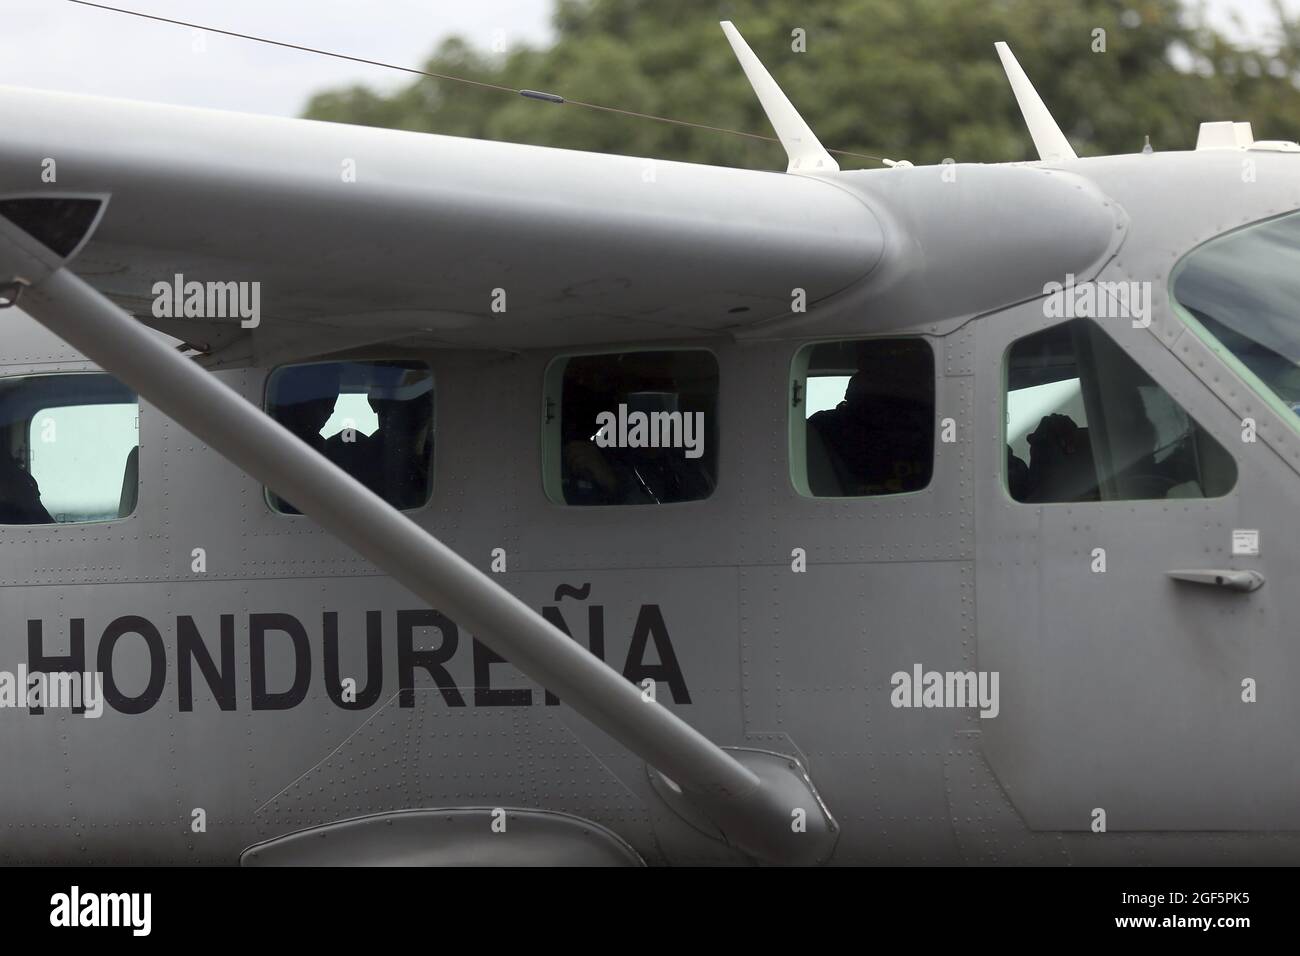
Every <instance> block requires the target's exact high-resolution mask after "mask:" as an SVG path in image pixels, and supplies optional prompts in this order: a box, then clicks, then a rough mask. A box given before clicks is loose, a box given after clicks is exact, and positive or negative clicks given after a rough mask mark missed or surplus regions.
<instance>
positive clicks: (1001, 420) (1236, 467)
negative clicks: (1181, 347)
mask: <svg viewBox="0 0 1300 956" xmlns="http://www.w3.org/2000/svg"><path fill="white" fill-rule="evenodd" d="M1072 322H1083V323H1087V324H1089V325H1091V326H1092V327H1093V328H1095V329H1096V330H1097V332H1098V333H1099V334H1101V335H1104V336H1105V337H1106V338H1107V339H1108V340H1109V341H1110V343H1111V344H1112V345H1114V347H1115V348H1117V349H1119V350H1120V351H1121V352H1123V353H1124V355H1125V356H1126V357H1127V358H1128V359H1129V361H1131V362H1132V363H1133V364H1134V365H1136V366H1137V368H1138V369H1139V370H1140V371H1141V372H1142V374H1143V375H1145V376H1146V377H1147V378H1148V379H1150V381H1151V382H1152V383H1153V384H1154V385H1155V386H1156V387H1157V388H1159V389H1160V390H1161V391H1162V392H1163V393H1164V394H1165V395H1166V396H1167V397H1168V398H1169V400H1170V401H1171V402H1173V403H1174V405H1175V406H1177V408H1178V409H1179V410H1180V411H1181V412H1182V413H1183V414H1184V415H1185V416H1187V420H1188V422H1189V423H1191V425H1192V428H1193V429H1199V430H1200V431H1201V432H1203V433H1204V434H1205V436H1206V437H1207V438H1209V439H1210V441H1212V442H1214V443H1215V444H1216V445H1218V446H1219V448H1220V449H1221V450H1222V451H1223V453H1224V454H1225V455H1227V456H1228V458H1229V459H1230V460H1231V461H1232V465H1233V476H1232V482H1231V484H1229V485H1228V487H1227V488H1226V489H1225V490H1224V491H1223V492H1222V493H1221V494H1217V495H1206V494H1202V495H1200V496H1198V497H1194V498H1098V500H1097V501H1021V500H1020V499H1018V498H1016V497H1014V496H1013V495H1012V494H1011V483H1010V480H1009V479H1010V475H1009V474H1008V472H1007V462H1006V449H1007V446H1008V442H1007V416H1008V414H1009V403H1008V399H1009V397H1010V388H1009V385H1010V382H1011V350H1012V349H1014V348H1015V347H1016V345H1018V344H1019V343H1020V342H1022V341H1024V340H1025V339H1027V338H1030V337H1032V336H1035V335H1038V334H1040V333H1042V332H1046V331H1047V330H1048V329H1054V328H1056V327H1058V326H1062V325H1069V324H1070V323H1072ZM1075 361H1076V363H1077V361H1078V358H1077V356H1076V359H1075ZM1076 370H1077V365H1076ZM999 371H1000V375H999V380H1000V381H999V386H998V388H999V399H998V446H997V447H998V448H1000V449H1002V453H1001V458H1000V464H999V465H998V472H999V474H1000V475H1001V480H1000V481H999V482H998V490H999V491H1000V493H1001V495H1002V498H1003V502H1004V503H1005V504H1012V505H1020V506H1023V507H1027V508H1043V507H1055V506H1064V507H1069V508H1077V507H1084V506H1094V505H1139V504H1146V503H1151V504H1161V505H1166V504H1168V503H1169V502H1171V501H1175V502H1191V501H1219V500H1222V499H1224V498H1227V497H1228V496H1229V495H1231V494H1233V493H1234V492H1235V491H1236V490H1237V485H1238V484H1239V482H1240V481H1241V464H1240V462H1239V461H1238V460H1237V456H1236V455H1234V454H1233V453H1232V451H1231V449H1230V448H1229V446H1228V445H1227V444H1225V443H1224V442H1222V441H1220V440H1219V438H1218V437H1217V436H1216V435H1214V434H1213V433H1212V432H1211V431H1210V430H1209V429H1208V428H1206V427H1205V426H1204V425H1202V424H1201V422H1200V420H1199V419H1197V418H1196V417H1195V416H1194V415H1193V414H1192V413H1191V412H1190V411H1188V410H1187V408H1185V407H1184V406H1183V404H1182V402H1180V401H1178V399H1176V398H1175V397H1174V395H1173V393H1172V392H1170V391H1169V389H1168V388H1166V387H1165V385H1164V384H1163V383H1162V382H1161V381H1160V380H1159V379H1158V378H1156V377H1155V375H1153V374H1151V371H1150V369H1148V368H1147V366H1146V365H1145V364H1143V363H1142V362H1139V361H1138V359H1137V357H1136V356H1135V355H1133V353H1132V352H1130V351H1129V350H1128V349H1125V348H1124V347H1123V346H1122V345H1120V343H1119V340H1117V339H1116V338H1115V336H1113V335H1111V334H1110V333H1109V332H1107V331H1106V328H1105V326H1103V325H1102V323H1100V322H1098V321H1097V320H1096V319H1093V318H1089V317H1087V316H1080V317H1077V318H1073V319H1063V320H1061V321H1059V322H1052V323H1049V324H1046V325H1043V326H1041V327H1039V328H1036V329H1033V330H1032V331H1026V332H1024V333H1023V334H1021V335H1017V336H1016V337H1015V338H1013V339H1011V340H1010V341H1008V342H1007V343H1006V346H1005V347H1004V348H1003V350H1002V357H1001V360H1000V362H999ZM1078 378H1079V387H1080V392H1081V394H1082V395H1083V397H1084V402H1085V408H1086V407H1087V389H1085V388H1084V387H1083V376H1082V375H1079V376H1078ZM1089 428H1091V424H1090V425H1089ZM1198 460H1199V459H1198ZM1026 464H1028V463H1026ZM1097 479H1098V480H1097V486H1098V489H1100V488H1101V486H1102V479H1101V476H1100V475H1098V476H1097ZM1108 480H1113V476H1112V479H1108ZM1199 480H1200V479H1199V478H1198V482H1199Z"/></svg>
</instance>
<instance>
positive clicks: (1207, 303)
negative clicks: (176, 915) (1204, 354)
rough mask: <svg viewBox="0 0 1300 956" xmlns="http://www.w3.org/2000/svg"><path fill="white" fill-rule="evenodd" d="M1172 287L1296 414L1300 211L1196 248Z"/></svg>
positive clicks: (1299, 407) (1299, 399)
mask: <svg viewBox="0 0 1300 956" xmlns="http://www.w3.org/2000/svg"><path fill="white" fill-rule="evenodd" d="M1171 289H1172V292H1173V297H1174V299H1175V301H1176V302H1177V303H1178V304H1179V305H1180V306H1182V307H1183V309H1184V310H1186V312H1187V313H1189V314H1190V315H1191V317H1192V318H1193V319H1195V320H1196V322H1198V323H1199V324H1200V325H1201V326H1202V328H1203V329H1204V330H1205V332H1207V333H1208V334H1209V335H1210V336H1211V337H1212V338H1213V339H1215V340H1217V341H1218V343H1219V344H1220V345H1221V346H1223V348H1225V349H1226V350H1227V351H1228V352H1230V353H1231V354H1232V355H1233V356H1234V357H1235V358H1236V359H1237V360H1238V361H1239V362H1240V363H1241V364H1242V365H1244V366H1245V368H1246V369H1247V370H1248V371H1249V372H1251V373H1253V375H1254V377H1255V378H1256V379H1258V380H1259V383H1260V384H1262V385H1263V386H1264V387H1265V388H1266V389H1268V390H1270V391H1271V392H1272V393H1273V394H1274V395H1275V396H1277V397H1278V398H1279V399H1281V400H1282V402H1283V403H1284V404H1285V405H1286V406H1287V407H1289V408H1290V409H1291V410H1292V411H1293V412H1297V413H1300V213H1290V214H1288V215H1286V216H1283V217H1281V218H1279V219H1272V220H1269V221H1268V222H1263V223H1258V224H1256V225H1253V226H1248V227H1246V228H1245V229H1239V230H1237V231H1236V232H1232V233H1229V234H1228V235H1226V236H1222V237H1220V238H1218V239H1214V240H1211V241H1210V242H1208V243H1206V244H1205V245H1203V246H1201V247H1200V248H1199V249H1196V250H1194V251H1193V252H1191V253H1190V254H1189V255H1188V256H1187V257H1186V258H1185V259H1183V261H1182V263H1181V264H1180V265H1179V267H1178V268H1177V269H1176V270H1175V271H1174V276H1173V279H1172V282H1171Z"/></svg>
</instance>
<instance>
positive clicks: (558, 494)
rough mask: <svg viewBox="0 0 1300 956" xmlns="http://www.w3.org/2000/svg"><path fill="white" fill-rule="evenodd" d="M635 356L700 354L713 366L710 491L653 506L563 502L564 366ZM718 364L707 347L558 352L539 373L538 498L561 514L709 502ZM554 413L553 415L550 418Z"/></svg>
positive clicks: (717, 477)
mask: <svg viewBox="0 0 1300 956" xmlns="http://www.w3.org/2000/svg"><path fill="white" fill-rule="evenodd" d="M638 352H704V353H706V354H707V355H708V356H709V357H710V358H712V359H713V364H714V366H715V367H716V368H717V370H718V391H717V395H716V396H715V401H716V403H717V408H716V410H715V412H714V415H715V416H716V417H717V419H718V423H717V425H716V426H715V428H714V432H715V434H716V435H717V442H718V451H717V468H716V473H715V474H714V476H713V490H712V491H711V492H709V493H708V494H707V495H705V496H704V497H703V498H691V499H689V500H687V501H667V502H659V503H656V502H653V501H643V502H638V503H636V504H608V505H574V504H569V502H567V501H565V500H564V487H563V482H564V478H563V458H562V456H563V454H564V450H563V447H562V446H563V443H564V369H565V368H566V367H567V365H568V363H569V362H570V361H571V360H573V359H575V358H594V357H596V356H599V355H629V354H635V353H638ZM722 391H723V389H722V362H720V361H719V360H718V353H717V352H716V351H715V350H714V349H713V348H711V347H709V346H707V345H630V346H613V347H610V348H602V349H589V350H584V351H580V352H561V353H559V354H558V355H554V356H552V357H551V359H550V361H548V362H547V363H546V367H545V369H543V370H542V409H541V415H542V455H541V468H542V476H541V477H542V494H543V495H544V496H545V498H546V500H547V501H548V502H549V503H550V504H552V505H554V506H555V507H558V508H563V509H564V510H566V511H568V510H572V509H576V510H578V511H592V512H599V511H603V510H607V509H628V508H633V509H638V510H643V509H646V508H649V509H651V511H650V513H652V514H658V513H660V512H661V511H662V509H664V508H680V507H687V506H692V505H694V506H699V505H703V504H705V503H706V502H709V501H711V500H713V498H714V497H715V496H716V495H717V494H718V490H719V489H720V488H721V487H722V484H723V476H722V424H721V423H722V417H723V414H722V413H723V401H722ZM552 409H554V414H552Z"/></svg>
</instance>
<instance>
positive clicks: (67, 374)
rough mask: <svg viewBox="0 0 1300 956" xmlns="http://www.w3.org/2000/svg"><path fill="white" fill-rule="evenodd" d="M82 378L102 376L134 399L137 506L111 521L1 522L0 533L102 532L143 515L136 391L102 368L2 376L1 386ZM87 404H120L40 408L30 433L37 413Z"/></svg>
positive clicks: (29, 461) (37, 408) (139, 426)
mask: <svg viewBox="0 0 1300 956" xmlns="http://www.w3.org/2000/svg"><path fill="white" fill-rule="evenodd" d="M79 375H96V376H102V377H104V378H107V379H110V380H111V381H113V382H115V383H116V384H117V385H119V386H120V387H122V388H124V389H126V390H127V391H129V392H131V394H132V395H134V396H135V447H136V462H137V466H136V476H135V506H134V507H133V508H132V509H131V512H130V513H129V514H125V515H115V516H114V517H111V518H98V519H95V520H93V521H50V522H48V523H47V522H41V523H39V524H12V523H7V522H0V530H8V529H18V530H23V531H34V530H36V529H39V528H77V527H87V526H91V525H93V526H95V527H101V528H102V527H104V526H106V525H109V524H112V523H114V522H119V521H123V522H124V521H131V520H134V519H135V518H136V517H137V516H138V515H139V514H140V488H141V484H140V470H139V461H140V456H141V455H142V454H143V453H144V444H143V442H141V440H140V430H141V421H142V418H143V416H142V415H141V407H142V406H141V404H140V395H139V393H137V392H136V391H135V390H134V389H132V388H130V387H129V386H127V385H126V384H125V383H124V382H121V381H120V380H118V379H117V378H115V377H114V376H113V375H112V374H111V373H109V372H107V371H105V370H104V369H101V368H83V369H58V370H54V371H48V372H42V371H32V372H21V373H19V374H17V375H0V384H4V385H8V384H10V383H15V382H22V381H25V380H29V379H36V378H44V379H50V378H71V377H73V376H79ZM87 404H91V405H111V404H118V403H115V402H90V403H87V402H84V401H83V402H69V403H68V404H67V405H61V406H54V405H39V406H37V407H36V408H35V409H33V413H32V418H31V419H29V420H28V429H29V430H30V428H31V426H32V423H33V422H34V421H35V416H36V413H38V412H40V411H42V410H43V409H48V408H74V407H80V406H84V405H87ZM0 451H4V453H5V454H7V453H8V452H7V450H3V449H0ZM127 454H128V457H129V455H130V453H129V452H128V453H127ZM25 470H26V471H27V473H28V474H31V458H30V449H29V450H28V461H27V462H26V469H25ZM123 477H125V476H123ZM120 487H121V485H119V489H120ZM119 494H120V490H119ZM47 510H48V509H47Z"/></svg>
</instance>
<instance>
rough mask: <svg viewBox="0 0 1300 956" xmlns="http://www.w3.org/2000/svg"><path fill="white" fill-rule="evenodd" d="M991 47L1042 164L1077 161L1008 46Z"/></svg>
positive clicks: (1000, 43)
mask: <svg viewBox="0 0 1300 956" xmlns="http://www.w3.org/2000/svg"><path fill="white" fill-rule="evenodd" d="M993 46H994V47H995V48H996V49H997V51H998V57H999V58H1000V59H1001V60H1002V69H1004V70H1006V71H1007V79H1008V80H1010V81H1011V92H1013V93H1015V94H1016V102H1017V103H1019V104H1020V113H1021V115H1022V116H1024V118H1025V125H1026V126H1028V127H1029V136H1030V138H1032V139H1033V141H1034V148H1035V149H1037V150H1038V158H1039V159H1041V160H1042V161H1043V162H1045V163H1059V162H1062V161H1063V160H1067V159H1078V157H1077V156H1075V154H1074V148H1073V147H1072V146H1071V145H1070V141H1069V140H1068V139H1066V138H1065V134H1064V133H1062V132H1061V127H1059V126H1057V125H1056V120H1054V119H1052V114H1051V113H1049V112H1048V111H1047V107H1046V106H1044V105H1043V98H1042V97H1041V96H1039V95H1038V91H1037V90H1035V89H1034V84H1032V83H1030V82H1029V77H1027V76H1025V71H1024V70H1022V69H1021V68H1020V63H1019V62H1018V61H1017V60H1016V57H1015V54H1013V53H1012V52H1011V47H1009V46H1007V45H1006V44H1005V43H1003V42H1002V41H1001V40H999V41H998V42H997V43H995V44H993Z"/></svg>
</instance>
